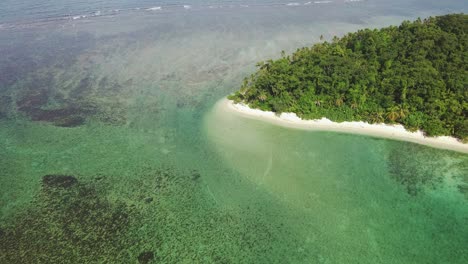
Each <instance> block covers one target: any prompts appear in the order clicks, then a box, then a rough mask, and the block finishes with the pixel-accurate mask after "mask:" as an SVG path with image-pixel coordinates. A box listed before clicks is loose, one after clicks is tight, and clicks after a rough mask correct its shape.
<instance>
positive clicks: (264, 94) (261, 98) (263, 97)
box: [258, 91, 267, 102]
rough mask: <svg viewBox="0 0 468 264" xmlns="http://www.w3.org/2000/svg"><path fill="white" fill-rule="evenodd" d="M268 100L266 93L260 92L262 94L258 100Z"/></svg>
mask: <svg viewBox="0 0 468 264" xmlns="http://www.w3.org/2000/svg"><path fill="white" fill-rule="evenodd" d="M266 99H267V95H266V93H265V91H260V94H259V95H258V100H260V101H262V102H264V101H265V100H266Z"/></svg>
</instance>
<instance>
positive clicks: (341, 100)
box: [335, 94, 345, 107]
mask: <svg viewBox="0 0 468 264" xmlns="http://www.w3.org/2000/svg"><path fill="white" fill-rule="evenodd" d="M344 99H345V97H344V95H343V94H340V95H339V96H338V98H337V99H336V100H335V104H336V106H338V107H340V106H342V105H343V104H344Z"/></svg>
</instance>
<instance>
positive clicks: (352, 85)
mask: <svg viewBox="0 0 468 264" xmlns="http://www.w3.org/2000/svg"><path fill="white" fill-rule="evenodd" d="M467 33H468V15H465V14H452V15H445V16H439V17H430V18H427V19H424V20H421V19H418V20H416V21H414V22H409V21H405V22H403V23H402V24H401V25H400V26H398V27H396V26H391V27H387V28H383V29H380V30H377V29H374V30H371V29H365V30H359V31H358V32H356V33H350V34H348V35H346V36H344V37H342V38H340V39H339V38H337V37H335V38H334V39H333V41H332V42H331V43H330V42H326V41H325V42H323V43H319V44H316V45H314V46H312V47H305V48H301V49H298V50H297V51H296V52H295V53H294V54H292V55H291V56H286V55H285V54H284V52H283V54H282V57H281V58H280V59H277V60H268V61H265V62H260V63H258V64H257V67H258V68H259V69H258V71H257V72H256V73H254V74H252V75H251V76H250V77H248V78H246V79H245V80H244V83H243V85H242V87H241V89H240V90H239V91H238V92H236V93H235V94H234V95H231V96H230V97H229V98H230V99H232V100H234V101H236V102H244V103H246V104H248V105H249V106H251V107H254V108H260V109H262V110H270V111H274V112H277V113H281V112H295V113H297V114H298V115H299V116H300V117H302V118H305V119H317V118H322V117H327V118H329V119H331V120H334V121H338V122H340V121H360V120H362V121H367V122H370V123H382V122H385V123H400V124H402V125H404V126H405V127H406V128H407V129H410V130H417V129H421V130H423V131H424V132H425V133H426V135H428V136H438V135H452V136H455V137H457V138H460V139H462V140H464V141H467V140H468V119H467V114H468V100H467V99H468V63H467V61H468V35H467ZM321 38H322V37H321Z"/></svg>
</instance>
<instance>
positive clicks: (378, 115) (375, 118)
mask: <svg viewBox="0 0 468 264" xmlns="http://www.w3.org/2000/svg"><path fill="white" fill-rule="evenodd" d="M383 114H384V113H383V112H382V111H378V112H375V113H374V114H372V116H371V122H372V123H374V124H379V123H383V121H384V118H383Z"/></svg>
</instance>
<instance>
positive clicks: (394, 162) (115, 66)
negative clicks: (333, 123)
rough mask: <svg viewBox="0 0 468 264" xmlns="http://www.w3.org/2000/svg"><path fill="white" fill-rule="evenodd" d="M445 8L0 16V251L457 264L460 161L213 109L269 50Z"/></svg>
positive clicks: (381, 5) (14, 254)
mask: <svg viewBox="0 0 468 264" xmlns="http://www.w3.org/2000/svg"><path fill="white" fill-rule="evenodd" d="M422 2H424V3H422ZM460 6H461V5H460V3H458V2H456V1H454V3H446V4H445V5H444V6H441V4H437V5H435V4H432V3H430V4H428V3H427V1H420V2H418V1H416V2H413V3H401V2H396V3H392V5H390V4H389V3H385V2H381V1H364V2H356V3H344V2H341V1H340V2H336V3H332V4H329V5H326V4H323V5H318V4H317V5H311V6H307V7H306V6H299V7H294V6H284V5H276V4H265V5H260V6H254V7H251V8H242V7H240V5H239V6H235V7H226V8H217V9H209V8H200V9H198V10H197V9H196V8H193V9H192V10H183V9H181V10H179V9H177V10H176V9H174V10H169V9H168V10H165V9H164V8H163V10H161V12H156V11H155V12H150V11H144V10H142V11H141V12H136V11H128V12H121V13H119V14H118V15H105V16H104V15H103V16H97V17H88V18H83V19H76V20H73V19H72V20H57V21H55V20H51V21H49V20H47V21H44V20H40V22H37V23H31V22H28V23H13V22H8V23H5V24H3V25H4V26H3V27H0V49H1V50H2V51H6V52H4V53H3V52H2V53H3V54H6V56H3V55H2V56H1V58H0V71H1V72H2V76H1V78H0V100H2V101H1V105H0V139H1V140H0V176H1V177H0V189H1V196H0V207H1V208H0V210H1V211H0V212H1V215H0V216H1V217H0V221H1V224H0V226H1V229H0V231H1V232H0V234H1V237H0V246H1V248H2V250H1V253H0V260H1V262H7V263H8V262H18V261H19V260H20V259H21V258H22V262H23V263H25V262H31V261H32V259H39V260H41V261H42V262H51V261H60V262H67V261H68V262H85V261H91V262H93V261H96V260H98V261H101V262H102V261H106V260H107V261H110V262H129V261H128V260H131V261H133V262H137V261H140V262H142V263H145V262H147V261H154V262H158V261H159V262H168V263H172V262H185V263H192V262H203V263H206V262H214V263H223V262H227V263H236V262H243V263H275V262H277V263H284V262H293V263H311V262H312V263H465V262H466V260H467V258H468V252H467V251H466V248H465V245H466V244H467V243H468V240H467V237H468V228H467V227H468V225H467V224H468V223H467V216H468V204H467V200H466V199H467V194H466V190H467V181H468V179H467V175H468V156H467V155H464V154H459V153H455V152H450V151H443V150H435V149H431V148H428V147H422V146H418V145H414V144H409V143H403V142H396V141H388V140H383V139H374V138H370V137H363V136H356V135H344V134H337V133H331V132H304V131H296V130H290V129H285V128H280V127H275V126H272V125H269V124H266V123H262V122H259V121H253V120H248V119H242V118H238V117H235V116H229V115H226V114H223V113H221V112H217V111H214V109H216V108H214V106H215V103H216V102H217V101H218V100H219V99H220V98H222V97H224V96H225V95H226V94H228V93H230V92H232V91H234V90H236V89H237V87H238V86H239V84H240V83H241V81H242V78H243V77H244V76H246V75H247V74H250V73H251V72H252V71H253V70H254V65H255V63H256V62H257V61H259V60H262V59H267V58H271V57H277V56H279V55H280V51H281V50H285V51H288V52H289V51H293V50H295V49H296V48H298V47H301V46H304V45H311V44H312V43H314V42H316V41H318V40H319V37H320V35H324V36H325V37H326V38H331V37H332V36H333V35H341V34H343V33H345V32H348V31H352V30H356V29H359V28H364V27H379V26H385V25H390V24H398V23H400V22H401V21H402V20H404V19H411V18H415V17H417V16H421V17H424V16H427V15H430V14H442V13H446V12H450V11H452V12H454V11H461V10H460ZM465 12H466V10H465ZM76 13H78V11H77V12H76ZM45 175H65V176H73V177H74V178H75V179H76V181H68V182H66V183H68V184H64V183H58V185H57V183H54V182H50V181H44V180H43V177H44V176H45ZM61 179H62V180H66V179H68V178H57V180H58V181H60V180H61ZM88 234H93V235H88ZM20 253H21V254H20ZM22 254H23V255H22Z"/></svg>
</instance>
